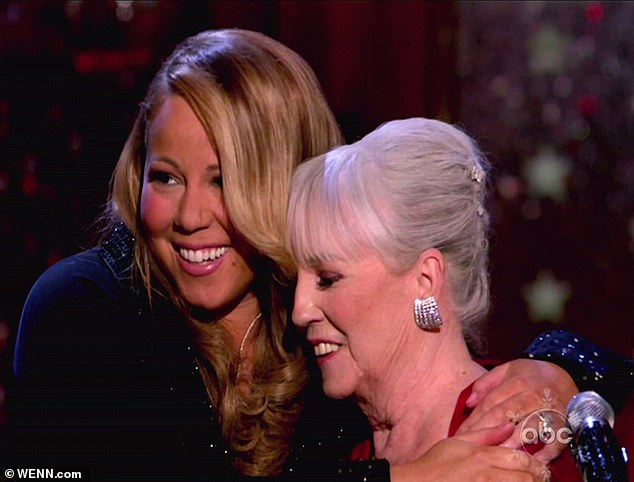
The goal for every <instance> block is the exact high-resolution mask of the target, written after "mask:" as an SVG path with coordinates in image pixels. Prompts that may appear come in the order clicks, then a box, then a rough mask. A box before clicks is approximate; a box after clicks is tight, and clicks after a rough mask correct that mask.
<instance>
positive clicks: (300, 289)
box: [292, 268, 322, 328]
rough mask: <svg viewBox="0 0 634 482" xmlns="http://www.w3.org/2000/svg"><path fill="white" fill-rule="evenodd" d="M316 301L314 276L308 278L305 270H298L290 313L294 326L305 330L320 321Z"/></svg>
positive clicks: (319, 312)
mask: <svg viewBox="0 0 634 482" xmlns="http://www.w3.org/2000/svg"><path fill="white" fill-rule="evenodd" d="M316 301H317V300H316V297H315V280H314V276H310V275H309V274H308V273H307V272H306V270H305V269H302V268H300V269H299V271H298V273H297V287H296V289H295V301H294V303H293V313H292V317H293V323H295V325H297V326H298V327H300V328H306V327H307V326H308V325H309V324H310V323H312V322H316V321H319V320H321V319H322V317H321V311H320V310H319V308H318V306H317V305H316Z"/></svg>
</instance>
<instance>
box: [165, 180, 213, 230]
mask: <svg viewBox="0 0 634 482" xmlns="http://www.w3.org/2000/svg"><path fill="white" fill-rule="evenodd" d="M216 197H218V196H216V195H215V194H214V193H212V192H210V191H209V189H208V188H207V189H204V188H203V189H200V188H196V187H195V186H187V187H186V188H185V190H184V191H183V194H182V196H181V198H180V200H179V204H178V212H177V215H176V218H175V219H174V223H175V225H176V228H177V230H180V231H183V232H186V233H193V232H196V231H199V230H201V229H205V228H208V227H209V226H211V225H212V224H213V222H214V219H215V217H214V214H213V213H214V205H215V204H218V203H222V200H220V199H216Z"/></svg>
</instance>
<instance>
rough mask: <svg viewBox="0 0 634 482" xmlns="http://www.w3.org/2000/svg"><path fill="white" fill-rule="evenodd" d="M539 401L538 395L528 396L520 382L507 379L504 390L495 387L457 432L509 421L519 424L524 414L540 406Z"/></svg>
mask: <svg viewBox="0 0 634 482" xmlns="http://www.w3.org/2000/svg"><path fill="white" fill-rule="evenodd" d="M538 402H539V400H538V398H537V397H536V396H534V395H533V396H528V395H527V394H526V392H524V391H523V387H522V386H521V384H520V383H517V382H515V381H507V382H506V383H505V385H504V389H503V390H500V391H498V390H497V389H494V390H493V391H491V392H490V393H489V394H488V395H487V398H486V399H485V400H482V401H481V402H480V403H479V404H478V405H477V406H476V407H475V408H474V409H473V411H472V412H471V414H470V415H469V416H468V417H467V419H466V420H465V421H464V422H463V423H462V424H461V426H460V428H459V429H458V431H457V433H462V432H463V431H470V430H475V429H479V428H483V427H486V426H492V425H501V424H502V423H505V422H509V421H510V422H513V423H515V424H517V423H519V421H520V420H521V418H522V416H523V415H525V414H527V413H529V412H530V411H532V410H535V409H536V408H537V407H538V405H539V404H538ZM526 410H529V412H527V411H526Z"/></svg>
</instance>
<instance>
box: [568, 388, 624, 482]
mask: <svg viewBox="0 0 634 482" xmlns="http://www.w3.org/2000/svg"><path fill="white" fill-rule="evenodd" d="M566 415H567V418H568V424H569V425H570V429H571V431H572V441H571V444H570V450H571V452H572V455H573V457H574V459H575V461H576V462H577V466H578V467H579V470H580V471H581V473H582V474H583V478H584V480H585V481H586V482H599V481H610V482H627V480H628V476H627V461H628V456H627V450H626V449H625V447H619V444H618V442H617V441H616V437H615V436H614V432H613V431H612V427H613V426H614V410H612V407H611V406H610V404H609V403H608V402H606V401H605V400H604V399H603V398H602V397H601V396H600V395H599V394H598V393H596V392H592V391H588V392H580V393H578V394H577V395H575V396H574V397H572V400H570V403H569V404H568V409H567V410H566Z"/></svg>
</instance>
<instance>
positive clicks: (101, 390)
mask: <svg viewBox="0 0 634 482" xmlns="http://www.w3.org/2000/svg"><path fill="white" fill-rule="evenodd" d="M117 287H118V285H117V283H116V279H115V278H114V276H113V275H112V273H111V272H110V271H109V270H108V269H107V267H106V266H105V265H104V264H103V262H102V261H101V259H100V257H99V256H98V255H97V254H96V253H94V252H92V253H82V254H80V255H76V256H73V257H70V258H68V259H65V260H62V261H60V262H59V263H57V264H56V265H54V266H53V267H51V268H49V269H48V270H47V271H46V272H45V273H44V274H43V275H42V276H41V277H40V278H39V279H38V280H37V282H36V283H35V284H34V286H33V288H32V289H31V291H30V293H29V295H28V297H27V300H26V303H25V306H24V308H23V312H22V316H21V320H20V325H19V330H18V336H17V340H16V347H15V355H14V363H13V368H14V375H15V387H14V388H13V389H12V390H11V392H10V393H9V400H8V402H9V420H8V430H9V433H8V450H7V452H8V453H7V455H8V458H9V459H11V460H13V461H15V462H16V463H19V462H21V463H22V464H23V466H27V467H28V466H36V467H42V466H57V467H60V466H64V467H69V468H72V467H90V468H91V470H92V469H93V468H94V467H103V466H112V467H114V466H116V465H117V464H126V463H127V462H126V460H127V459H128V458H132V456H131V454H132V453H134V452H132V450H133V449H134V448H135V447H136V449H135V452H136V453H138V452H139V451H142V450H143V447H144V445H143V443H144V442H145V441H146V439H147V436H146V438H145V439H141V438H139V433H140V432H141V431H140V430H137V429H138V428H139V424H140V422H139V420H143V414H144V413H146V412H147V411H148V410H152V409H153V408H152V407H151V406H150V407H147V405H148V404H147V403H146V404H145V407H144V406H143V400H142V398H143V396H144V394H143V393H142V385H140V384H139V383H137V382H140V381H141V380H142V378H141V372H139V371H137V366H140V365H139V359H140V358H142V356H143V351H142V348H141V347H142V345H143V344H142V342H141V340H142V336H143V334H142V333H138V332H137V331H135V330H137V328H136V327H135V326H134V325H133V324H132V323H131V322H132V321H134V318H133V317H132V316H130V310H131V307H130V305H127V304H126V303H124V302H123V301H122V299H121V298H120V297H119V295H120V293H118V292H117V291H116V290H117ZM135 385H138V387H135ZM147 395H149V394H146V396H147ZM148 430H151V427H149V428H148ZM114 473H115V474H116V473H117V471H116V470H115V471H114ZM118 473H119V474H120V475H122V474H123V473H124V472H123V469H122V468H119V471H118Z"/></svg>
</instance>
